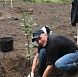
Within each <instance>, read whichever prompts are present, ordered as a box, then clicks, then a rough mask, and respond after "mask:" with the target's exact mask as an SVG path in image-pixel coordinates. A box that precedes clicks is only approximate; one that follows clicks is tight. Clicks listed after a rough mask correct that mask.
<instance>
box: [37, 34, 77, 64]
mask: <svg viewBox="0 0 78 77" xmlns="http://www.w3.org/2000/svg"><path fill="white" fill-rule="evenodd" d="M42 48H43V47H42V46H39V47H38V53H39V51H40V50H41V49H42ZM44 48H46V49H47V62H48V65H52V64H54V63H55V61H56V60H57V59H58V58H60V57H62V56H64V55H65V54H68V53H73V52H75V51H76V50H77V46H76V45H75V44H74V43H73V42H72V41H71V40H70V39H68V38H67V37H65V36H62V35H49V36H48V41H47V45H46V47H44Z"/></svg>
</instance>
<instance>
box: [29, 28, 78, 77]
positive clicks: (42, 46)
mask: <svg viewBox="0 0 78 77" xmlns="http://www.w3.org/2000/svg"><path fill="white" fill-rule="evenodd" d="M32 41H33V42H34V41H36V42H37V43H38V45H39V47H38V52H37V54H36V56H35V58H34V60H33V65H32V70H31V77H34V71H35V69H36V67H37V66H38V64H39V66H38V70H39V75H38V77H47V76H48V75H49V74H50V72H51V71H52V69H53V66H54V65H55V67H56V68H58V69H59V70H63V71H64V70H72V69H76V68H78V52H77V46H76V45H75V44H74V43H73V42H72V41H71V40H70V39H68V38H67V37H65V36H62V35H47V34H46V33H44V31H43V30H41V29H37V30H35V31H34V33H33V38H32ZM46 65H47V67H45V66H46ZM28 77H30V74H29V75H28Z"/></svg>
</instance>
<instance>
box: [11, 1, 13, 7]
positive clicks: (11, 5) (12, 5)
mask: <svg viewBox="0 0 78 77" xmlns="http://www.w3.org/2000/svg"><path fill="white" fill-rule="evenodd" d="M11 8H13V5H12V0H11Z"/></svg>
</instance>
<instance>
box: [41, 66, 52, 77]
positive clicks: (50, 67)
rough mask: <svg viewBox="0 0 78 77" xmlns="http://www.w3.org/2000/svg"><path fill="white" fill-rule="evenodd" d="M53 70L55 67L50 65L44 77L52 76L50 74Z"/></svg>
mask: <svg viewBox="0 0 78 77" xmlns="http://www.w3.org/2000/svg"><path fill="white" fill-rule="evenodd" d="M52 69H53V65H48V66H47V68H46V69H45V71H44V73H43V76H42V77H47V76H48V75H49V74H50V72H51V71H52Z"/></svg>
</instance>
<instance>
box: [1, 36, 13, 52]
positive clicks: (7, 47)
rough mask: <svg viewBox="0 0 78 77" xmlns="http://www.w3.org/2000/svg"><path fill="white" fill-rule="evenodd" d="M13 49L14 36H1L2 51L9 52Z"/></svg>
mask: <svg viewBox="0 0 78 77" xmlns="http://www.w3.org/2000/svg"><path fill="white" fill-rule="evenodd" d="M12 50H13V37H4V38H0V51H3V52H8V51H12Z"/></svg>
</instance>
